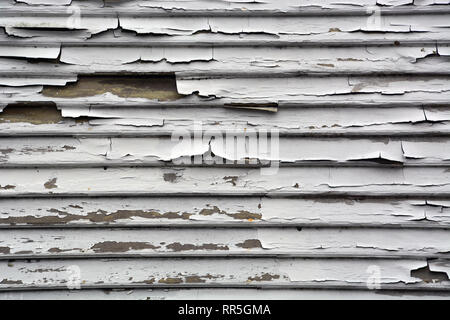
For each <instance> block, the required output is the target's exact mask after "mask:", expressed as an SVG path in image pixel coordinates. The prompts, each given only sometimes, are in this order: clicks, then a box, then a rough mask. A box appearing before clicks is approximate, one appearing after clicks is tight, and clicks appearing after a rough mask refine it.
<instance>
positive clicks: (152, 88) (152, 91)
mask: <svg viewBox="0 0 450 320" xmlns="http://www.w3.org/2000/svg"><path fill="white" fill-rule="evenodd" d="M105 93H112V94H114V95H116V96H118V97H121V98H143V99H149V100H159V101H172V100H177V99H181V98H182V97H183V95H180V94H179V93H178V90H177V83H176V78H175V75H172V74H170V75H84V76H79V77H78V81H77V82H75V83H70V84H68V85H66V86H64V87H59V86H45V87H44V89H43V91H42V94H43V95H44V96H46V97H52V98H83V97H93V96H96V95H102V94H105Z"/></svg>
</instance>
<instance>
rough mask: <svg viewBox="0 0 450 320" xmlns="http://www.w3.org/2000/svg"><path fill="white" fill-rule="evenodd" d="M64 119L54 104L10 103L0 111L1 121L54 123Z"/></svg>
mask: <svg viewBox="0 0 450 320" xmlns="http://www.w3.org/2000/svg"><path fill="white" fill-rule="evenodd" d="M61 121H63V117H62V114H61V110H58V109H57V108H56V106H55V105H54V104H25V103H24V104H9V105H8V106H6V107H5V108H4V109H3V112H1V113H0V123H18V122H26V123H31V124H53V123H58V122H61Z"/></svg>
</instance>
